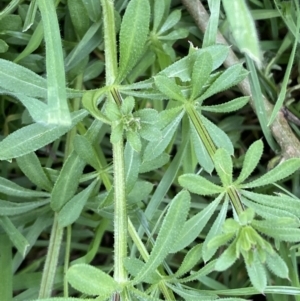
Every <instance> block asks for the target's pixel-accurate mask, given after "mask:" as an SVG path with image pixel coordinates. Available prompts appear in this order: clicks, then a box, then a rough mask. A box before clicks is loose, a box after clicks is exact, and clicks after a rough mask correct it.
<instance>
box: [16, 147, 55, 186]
mask: <svg viewBox="0 0 300 301" xmlns="http://www.w3.org/2000/svg"><path fill="white" fill-rule="evenodd" d="M17 164H18V166H19V168H20V169H21V170H22V172H23V173H24V174H25V176H26V177H27V178H28V179H29V180H30V181H31V182H32V183H33V184H35V185H36V186H37V187H39V188H42V189H44V190H46V191H51V189H52V186H53V184H52V183H51V181H50V180H49V178H48V176H47V175H46V173H45V172H44V170H43V168H42V166H41V162H40V160H39V159H38V156H37V155H36V154H35V153H34V152H32V153H29V154H27V155H24V156H21V157H18V158H17Z"/></svg>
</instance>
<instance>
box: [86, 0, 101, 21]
mask: <svg viewBox="0 0 300 301" xmlns="http://www.w3.org/2000/svg"><path fill="white" fill-rule="evenodd" d="M83 5H84V6H85V9H86V11H87V12H88V15H89V17H90V19H91V21H93V22H97V21H99V19H100V18H101V5H100V1H98V0H83Z"/></svg>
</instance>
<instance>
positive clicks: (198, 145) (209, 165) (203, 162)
mask: <svg viewBox="0 0 300 301" xmlns="http://www.w3.org/2000/svg"><path fill="white" fill-rule="evenodd" d="M190 128H191V140H192V143H193V150H194V152H195V155H196V158H197V160H198V162H199V164H200V166H201V167H203V169H204V170H205V171H206V172H208V173H209V174H211V172H212V171H213V170H214V163H213V161H212V159H211V157H210V155H209V153H208V151H207V148H206V147H205V146H204V144H203V141H202V139H201V137H200V136H199V135H198V133H197V132H196V129H195V126H194V124H193V123H192V121H191V120H190Z"/></svg>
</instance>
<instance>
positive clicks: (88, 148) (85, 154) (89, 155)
mask: <svg viewBox="0 0 300 301" xmlns="http://www.w3.org/2000/svg"><path fill="white" fill-rule="evenodd" d="M73 145H74V150H75V152H76V153H77V155H78V156H79V157H80V158H81V159H82V160H83V161H85V162H86V163H87V164H89V165H91V166H92V167H94V168H95V170H97V171H99V170H100V169H101V163H100V160H99V158H98V154H97V152H96V150H95V148H94V146H93V145H92V143H91V141H90V140H89V139H88V138H87V137H85V136H81V135H77V136H75V138H74V141H73Z"/></svg>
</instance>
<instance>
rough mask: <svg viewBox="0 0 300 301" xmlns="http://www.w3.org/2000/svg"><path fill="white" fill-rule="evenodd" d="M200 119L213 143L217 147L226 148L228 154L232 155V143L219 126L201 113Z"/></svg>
mask: <svg viewBox="0 0 300 301" xmlns="http://www.w3.org/2000/svg"><path fill="white" fill-rule="evenodd" d="M201 120H202V122H203V124H204V126H205V128H206V131H207V132H208V133H209V135H210V137H211V139H212V141H213V142H214V144H215V145H216V146H217V147H222V148H224V149H226V151H227V152H228V153H229V155H231V156H233V153H234V149H233V144H232V142H231V140H230V139H229V137H228V136H227V134H226V133H225V132H224V131H223V130H222V129H221V128H219V127H218V126H217V125H215V124H214V123H213V122H211V121H210V120H208V119H207V118H205V117H204V116H203V115H201Z"/></svg>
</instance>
